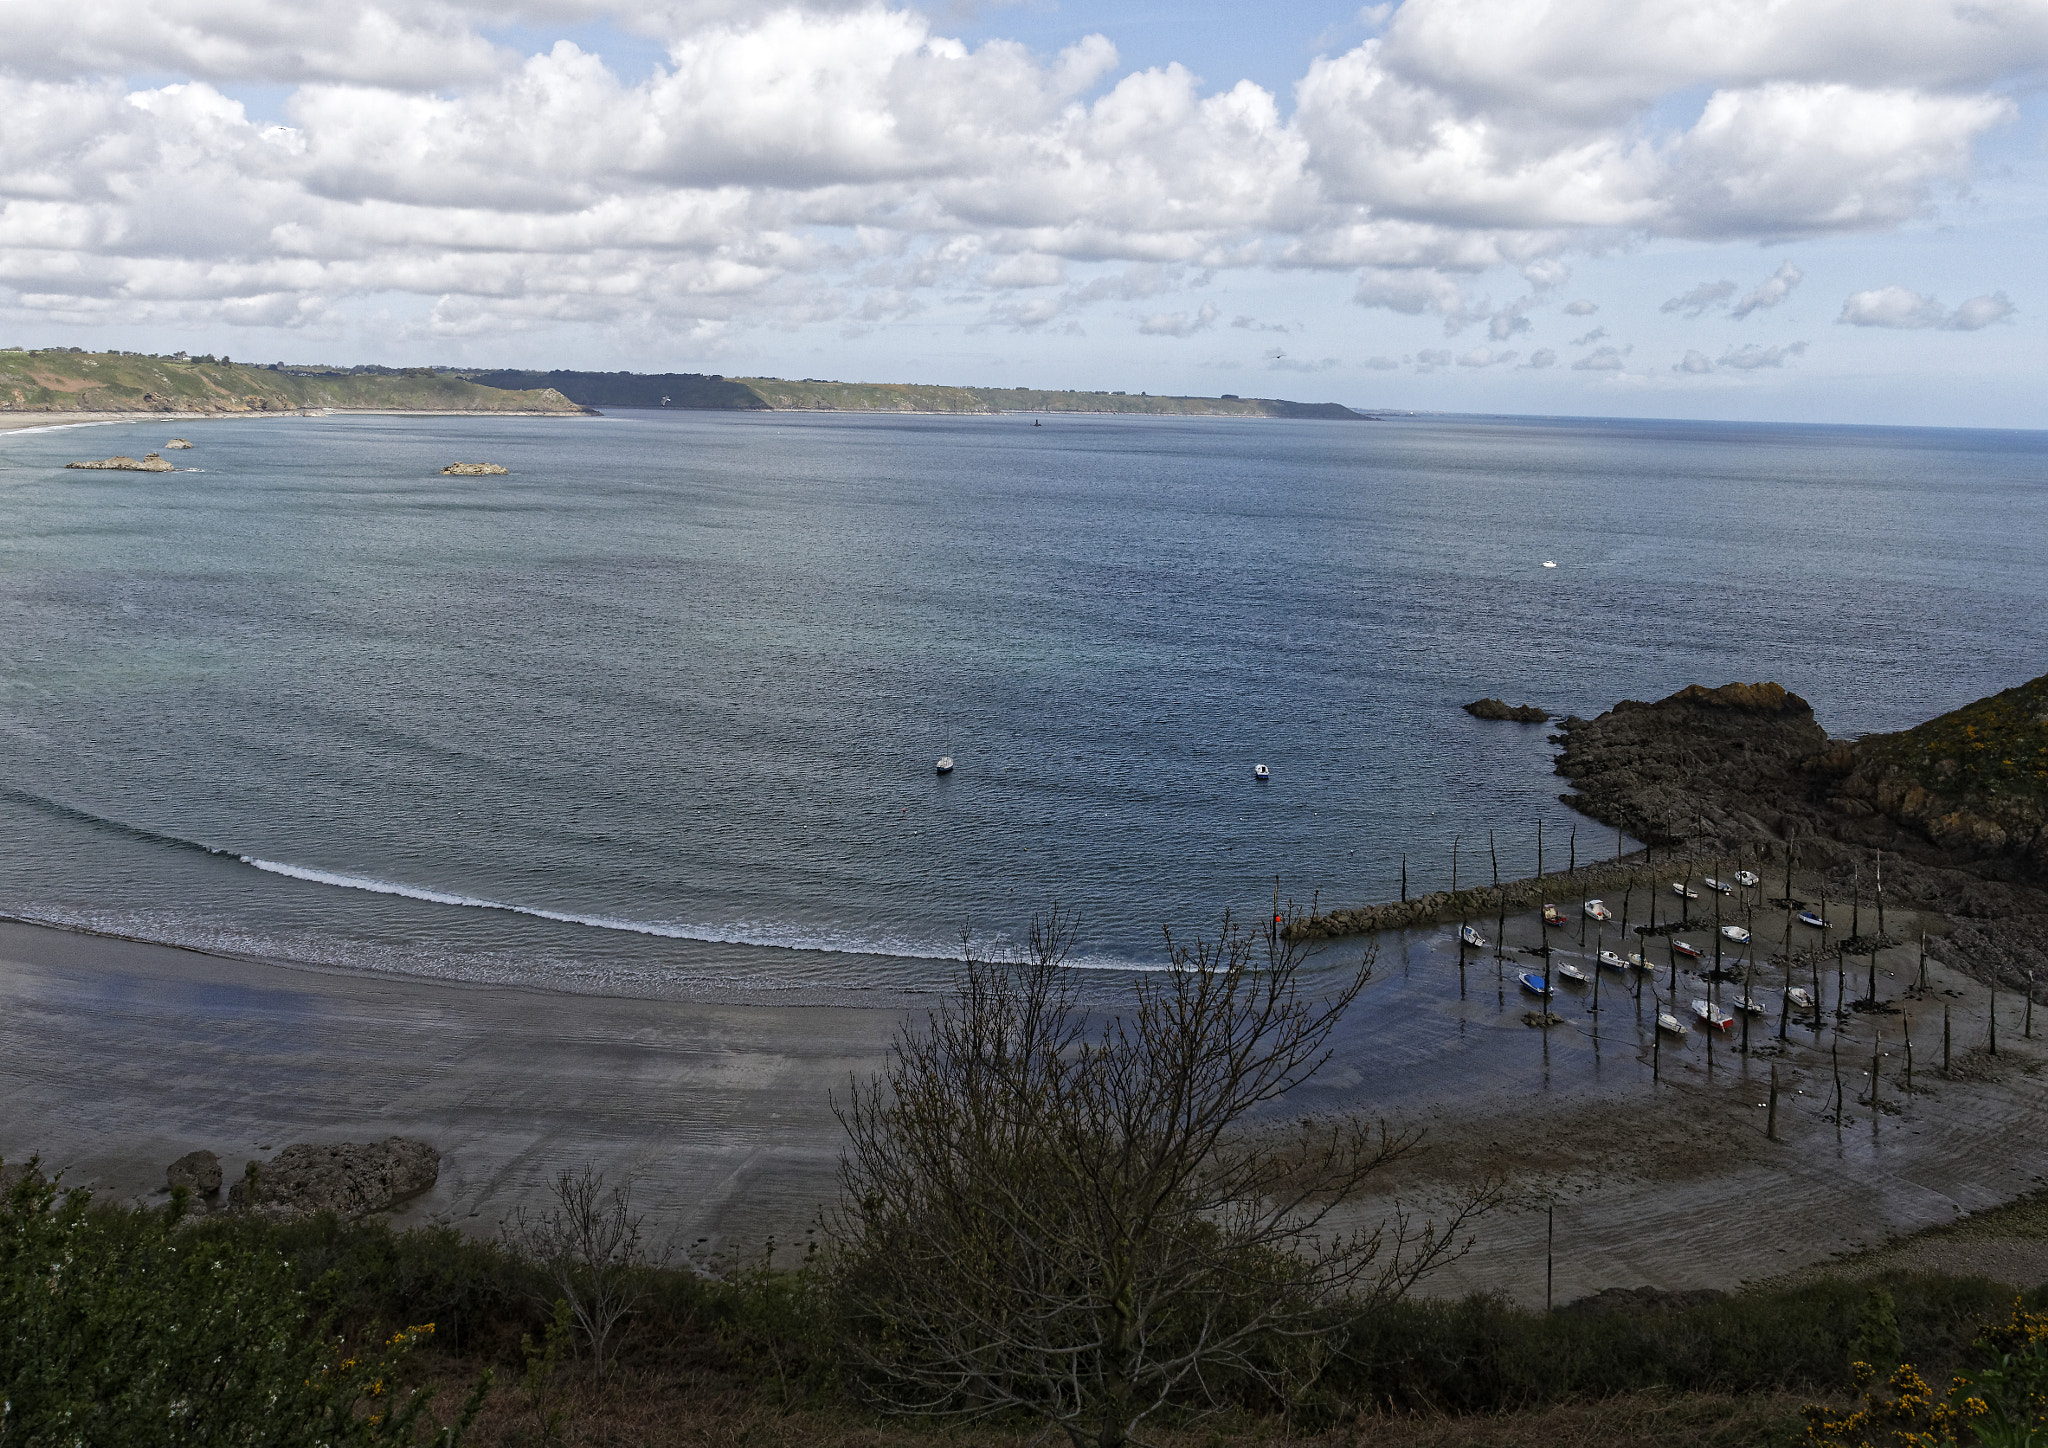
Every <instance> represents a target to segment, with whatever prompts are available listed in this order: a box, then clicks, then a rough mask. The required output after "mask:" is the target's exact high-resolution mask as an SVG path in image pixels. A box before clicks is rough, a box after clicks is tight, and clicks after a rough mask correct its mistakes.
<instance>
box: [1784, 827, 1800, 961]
mask: <svg viewBox="0 0 2048 1448" xmlns="http://www.w3.org/2000/svg"><path fill="white" fill-rule="evenodd" d="M1796 853H1798V852H1797V851H1796V850H1794V849H1793V848H1792V842H1791V841H1790V840H1787V841H1785V902H1786V903H1785V921H1786V924H1787V925H1788V926H1789V925H1790V923H1791V920H1792V904H1791V901H1792V856H1793V855H1795V854H1796ZM1791 938H1792V937H1791V935H1790V933H1789V932H1788V933H1787V935H1786V937H1785V939H1786V941H1787V942H1788V943H1789V942H1790V940H1791Z"/></svg>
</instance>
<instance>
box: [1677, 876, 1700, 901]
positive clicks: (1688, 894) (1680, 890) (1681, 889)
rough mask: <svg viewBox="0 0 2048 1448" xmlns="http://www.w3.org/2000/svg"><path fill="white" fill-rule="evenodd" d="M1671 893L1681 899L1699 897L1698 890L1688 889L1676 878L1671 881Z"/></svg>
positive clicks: (1695, 898)
mask: <svg viewBox="0 0 2048 1448" xmlns="http://www.w3.org/2000/svg"><path fill="white" fill-rule="evenodd" d="M1671 893H1672V894H1674V895H1676V896H1677V897H1678V898H1679V899H1681V900H1697V899H1699V898H1700V892H1699V891H1697V890H1693V889H1688V888H1687V887H1686V885H1685V884H1684V883H1683V882H1682V881H1678V880H1673V881H1672V882H1671Z"/></svg>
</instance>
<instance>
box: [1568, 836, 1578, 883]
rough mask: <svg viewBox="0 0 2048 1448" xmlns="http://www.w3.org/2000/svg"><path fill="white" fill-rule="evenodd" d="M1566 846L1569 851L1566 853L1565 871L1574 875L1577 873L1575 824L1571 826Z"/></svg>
mask: <svg viewBox="0 0 2048 1448" xmlns="http://www.w3.org/2000/svg"><path fill="white" fill-rule="evenodd" d="M1568 848H1569V853H1568V854H1567V855H1566V861H1567V864H1566V868H1565V873H1566V874H1567V875H1576V874H1578V873H1579V827H1578V826H1577V825H1573V826H1572V838H1571V844H1570V846H1569V847H1568Z"/></svg>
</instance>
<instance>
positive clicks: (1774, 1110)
mask: <svg viewBox="0 0 2048 1448" xmlns="http://www.w3.org/2000/svg"><path fill="white" fill-rule="evenodd" d="M1764 1138H1765V1139H1766V1140H1768V1141H1776V1140H1777V1139H1778V1063H1777V1062H1776V1061H1773V1062H1771V1104H1770V1114H1769V1115H1767V1116H1765V1117H1764Z"/></svg>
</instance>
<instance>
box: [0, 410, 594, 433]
mask: <svg viewBox="0 0 2048 1448" xmlns="http://www.w3.org/2000/svg"><path fill="white" fill-rule="evenodd" d="M343 416H346V417H505V418H536V417H542V418H548V417H589V416H592V414H591V413H589V412H580V411H579V412H522V411H512V410H506V411H497V410H492V411H488V412H474V411H467V410H456V409H452V408H451V409H442V408H398V407H390V408H386V407H305V408H263V409H252V410H250V411H246V412H76V413H73V412H9V411H0V437H5V436H9V435H23V436H25V435H27V434H29V433H38V432H61V431H63V430H65V429H67V428H74V427H114V426H118V425H120V424H122V423H142V422H162V423H191V422H227V421H239V420H242V419H245V418H271V417H343Z"/></svg>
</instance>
